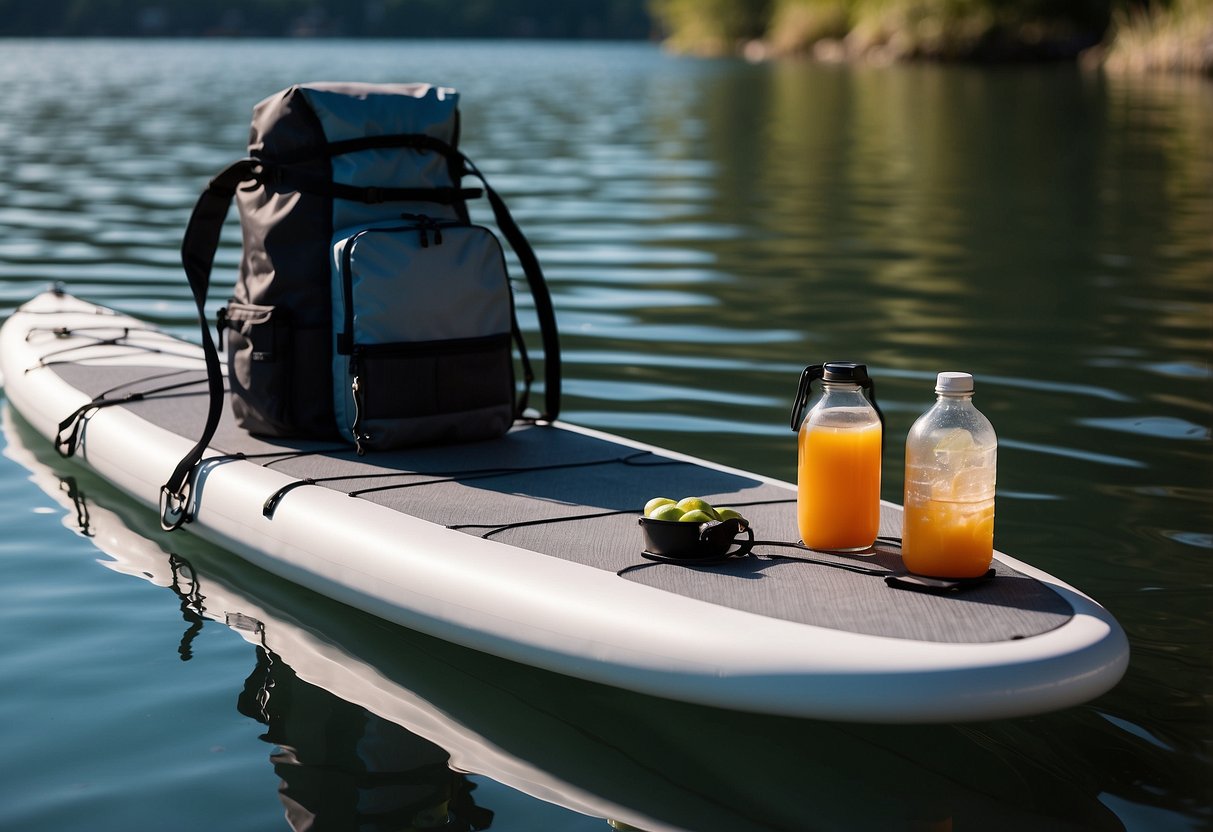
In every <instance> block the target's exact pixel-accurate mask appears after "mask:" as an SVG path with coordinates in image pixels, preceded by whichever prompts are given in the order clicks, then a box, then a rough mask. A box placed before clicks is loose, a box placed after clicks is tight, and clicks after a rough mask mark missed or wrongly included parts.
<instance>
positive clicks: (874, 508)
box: [791, 361, 883, 552]
mask: <svg viewBox="0 0 1213 832" xmlns="http://www.w3.org/2000/svg"><path fill="white" fill-rule="evenodd" d="M817 380H820V381H821V388H822V396H821V399H820V400H819V401H818V402H817V403H816V404H815V405H813V407H812V408H811V409H810V410H809V412H808V415H805V407H806V406H807V405H808V401H809V394H810V389H811V386H812V383H813V382H814V381H817ZM791 427H792V430H795V431H798V432H799V441H798V449H797V465H796V474H797V489H798V492H797V500H796V513H797V521H798V525H799V530H800V537H801V540H802V541H803V542H804V544H805V545H806V546H808V547H810V548H813V549H830V550H834V551H844V552H854V551H862V550H864V549H867V548H869V547H871V546H872V544H873V543H875V542H876V535H877V534H878V533H879V531H880V452H881V440H882V437H883V419H882V417H881V414H880V410H879V408H878V407H877V406H876V397H875V385H874V384H873V383H872V379H871V378H869V377H868V371H867V367H866V366H864V365H863V364H855V363H853V362H850V361H831V362H829V363H827V364H813V365H810V366H808V367H806V368H805V369H804V372H803V373H802V374H801V376H800V388H799V390H798V391H797V394H796V403H795V404H794V405H793V407H792V424H791Z"/></svg>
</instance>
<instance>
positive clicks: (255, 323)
mask: <svg viewBox="0 0 1213 832" xmlns="http://www.w3.org/2000/svg"><path fill="white" fill-rule="evenodd" d="M457 105H458V94H457V93H456V92H455V91H454V90H452V89H449V88H444V87H435V86H431V85H428V84H361V83H315V84H305V85H297V86H293V87H291V88H289V89H287V90H284V91H282V92H280V93H278V94H276V95H273V96H270V97H269V98H266V99H265V100H264V101H262V102H261V103H259V104H258V105H257V106H256V107H255V108H254V111H253V121H252V131H251V134H250V139H249V157H248V158H246V159H242V160H240V161H238V162H236V163H234V164H232V165H230V166H229V167H228V168H227V169H225V170H224V171H223V172H222V173H220V174H219V175H218V176H216V177H215V178H214V179H213V180H212V181H211V182H210V184H209V186H208V187H207V189H206V191H204V192H203V194H202V195H201V196H200V197H199V199H198V203H197V205H196V206H195V208H194V212H193V214H192V216H191V217H190V222H189V226H188V227H187V229H186V233H185V238H184V240H183V243H182V261H183V263H184V265H185V271H186V274H187V276H188V277H189V282H190V287H191V290H192V292H193V295H194V300H195V303H196V304H197V307H198V314H199V321H200V324H201V330H202V336H203V349H204V352H205V354H206V360H207V369H208V375H209V382H210V394H211V402H210V410H209V412H208V418H207V422H206V427H205V429H204V433H203V436H202V438H201V439H200V440H199V442H198V444H197V445H196V446H195V447H194V449H193V450H192V451H191V453H190V454H188V455H187V456H186V457H185V458H184V459H182V460H181V463H180V464H179V465H178V466H177V469H176V470H175V471H174V473H173V475H172V476H171V477H170V479H169V481H168V483H167V484H166V485H165V487H164V489H163V490H162V521H164V523H165V525H166V527H175V526H176V525H180V523H181V522H183V520H184V519H186V518H185V504H186V501H187V495H188V491H189V488H190V480H191V478H192V477H191V474H192V471H193V469H194V468H195V467H196V465H197V463H198V461H199V459H200V458H201V455H202V453H203V452H204V451H205V449H206V447H207V444H208V443H209V441H210V440H211V438H212V437H213V435H214V431H215V429H216V427H217V426H218V422H219V418H220V416H221V413H222V401H223V398H224V390H223V380H222V374H221V370H220V364H219V357H218V350H217V348H216V346H215V343H214V341H213V339H212V337H211V332H210V326H209V323H208V321H207V319H206V312H205V309H204V306H205V302H206V296H207V291H208V288H209V283H210V272H211V267H212V264H213V261H214V255H215V250H216V248H217V246H218V241H219V235H220V231H221V228H222V226H223V222H224V218H225V216H226V215H227V212H228V209H229V207H230V205H231V202H232V199H233V198H235V200H236V202H237V205H238V207H239V211H240V220H241V228H242V231H243V257H242V258H241V265H240V276H239V280H238V282H237V284H236V288H235V293H234V297H233V298H232V299H231V300H230V301H229V302H228V304H227V306H226V308H224V309H222V310H220V316H219V322H218V334H219V344H220V346H222V344H223V341H224V340H225V339H226V341H227V350H228V384H229V387H230V393H231V396H230V398H231V404H232V410H233V413H234V415H235V417H236V420H237V423H238V424H240V425H241V426H242V427H244V428H245V429H246V430H248V431H249V432H251V433H255V434H259V435H264V436H271V437H294V438H306V439H328V438H341V439H344V440H346V441H349V442H352V443H353V444H354V445H355V447H356V448H357V450H358V452H359V453H363V452H365V451H367V450H386V449H391V448H399V447H404V446H408V445H419V444H432V443H447V442H470V441H476V440H483V439H490V438H494V437H498V436H501V435H502V434H504V433H505V432H506V431H507V430H509V428H510V426H511V425H512V424H514V422H515V421H516V420H518V419H521V418H533V419H537V420H542V421H551V420H553V419H555V418H556V416H557V414H558V411H559V402H560V351H559V342H558V338H557V332H556V323H555V315H554V313H553V311H552V306H551V299H550V296H549V294H548V291H547V286H546V284H545V282H544V279H543V273H542V271H541V269H540V267H539V263H538V260H537V259H536V258H535V255H534V252H533V251H532V249H531V247H530V245H529V243H528V242H527V240H526V238H525V237H524V236H523V235H522V233H521V231H519V229H518V227H517V225H516V224H515V222H514V220H513V218H512V217H511V216H510V213H509V210H508V209H507V208H506V206H505V204H504V202H502V200H501V198H500V197H499V196H498V195H497V194H496V192H494V191H493V190H492V189H491V188H490V187H489V186H488V183H487V182H485V181H484V177H483V176H482V175H481V174H480V172H479V171H478V170H477V169H476V167H475V165H473V164H472V163H471V161H470V160H469V159H468V158H467V157H466V156H464V155H463V154H462V153H461V152H460V151H459V150H458V139H459V112H458V107H457ZM464 176H473V177H476V178H477V179H479V180H480V184H481V186H482V189H472V188H464V187H463V186H462V180H463V177H464ZM482 193H483V194H484V195H487V197H488V199H489V203H490V205H491V206H492V208H493V213H494V218H495V220H496V224H497V227H498V228H499V229H500V231H501V233H502V234H503V235H504V236H505V238H506V240H507V241H508V242H509V243H510V246H511V247H512V248H513V250H514V253H515V255H516V256H517V258H518V261H519V263H520V264H521V266H522V268H523V271H524V273H525V275H526V279H527V284H528V287H529V289H530V292H531V295H532V298H533V301H534V305H535V311H536V315H537V317H538V320H539V325H540V334H541V338H542V346H543V366H544V405H543V407H542V408H541V409H540V411H539V412H538V413H534V412H531V411H528V409H527V403H528V395H529V391H530V387H531V383H532V380H533V373H532V371H531V365H530V360H529V357H528V354H527V349H526V344H525V342H524V341H523V339H522V336H521V332H520V330H519V327H518V324H517V320H516V316H515V312H514V301H513V291H512V288H511V285H510V280H509V275H508V273H507V270H506V264H505V259H504V255H503V252H502V248H501V244H500V242H499V241H498V239H497V237H496V236H495V235H494V234H493V233H492V232H491V231H490V230H489V229H487V228H484V227H481V226H478V225H474V224H472V223H471V222H470V220H469V214H468V209H467V200H468V199H469V198H473V197H478V196H480V195H481V194H482ZM515 349H516V350H517V364H518V366H519V367H520V368H521V370H522V376H523V378H522V383H521V384H518V383H517V380H516V376H515V363H516V362H515ZM524 413H525V416H524Z"/></svg>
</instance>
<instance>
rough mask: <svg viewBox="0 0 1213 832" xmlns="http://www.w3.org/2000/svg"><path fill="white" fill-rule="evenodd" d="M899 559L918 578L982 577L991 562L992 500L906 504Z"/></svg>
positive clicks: (992, 547) (931, 501)
mask: <svg viewBox="0 0 1213 832" xmlns="http://www.w3.org/2000/svg"><path fill="white" fill-rule="evenodd" d="M901 558H902V560H903V561H904V563H905V566H906V569H908V570H910V571H911V572H917V573H918V574H920V575H933V576H935V577H940V578H977V577H980V576H981V575H984V574H985V573H986V570H988V569H989V568H990V562H991V561H992V560H993V558H994V500H993V499H989V500H981V501H977V502H956V501H950V500H923V501H921V502H913V503H911V502H907V504H906V512H905V526H904V528H903V529H902V532H901Z"/></svg>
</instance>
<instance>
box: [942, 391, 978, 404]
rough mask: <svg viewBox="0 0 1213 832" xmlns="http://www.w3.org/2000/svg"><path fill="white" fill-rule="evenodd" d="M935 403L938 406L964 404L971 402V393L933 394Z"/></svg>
mask: <svg viewBox="0 0 1213 832" xmlns="http://www.w3.org/2000/svg"><path fill="white" fill-rule="evenodd" d="M935 401H936V402H937V403H939V404H963V403H964V402H971V401H973V393H972V392H971V391H970V392H968V393H939V392H937V393H936V394H935Z"/></svg>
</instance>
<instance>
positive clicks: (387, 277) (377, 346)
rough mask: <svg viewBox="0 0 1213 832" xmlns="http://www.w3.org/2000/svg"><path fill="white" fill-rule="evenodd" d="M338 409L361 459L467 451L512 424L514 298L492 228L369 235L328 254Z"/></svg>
mask: <svg viewBox="0 0 1213 832" xmlns="http://www.w3.org/2000/svg"><path fill="white" fill-rule="evenodd" d="M333 256H334V261H333V262H334V277H335V278H336V279H335V280H334V287H333V309H334V321H335V329H336V330H337V335H336V344H335V346H336V349H335V355H334V359H335V360H334V381H335V384H334V404H335V407H336V411H337V422H338V427H339V429H340V431H341V433H342V435H343V436H346V437H347V438H349V439H351V440H352V441H354V442H355V444H356V445H357V446H358V447H359V448H360V449H362V450H382V449H387V448H395V447H402V446H406V445H418V444H429V443H441V442H467V441H473V440H479V439H488V438H493V437H496V436H500V435H501V434H503V433H505V431H507V430H508V429H509V427H510V425H511V424H512V423H513V419H514V393H515V389H514V388H515V384H514V363H513V353H512V349H511V333H512V331H513V296H512V293H511V291H510V285H509V278H508V275H507V274H506V269H505V261H504V257H503V256H502V252H501V246H500V244H499V243H498V241H497V239H496V237H494V236H493V235H492V234H491V233H490V232H489V231H488V230H487V229H484V228H480V227H477V226H469V225H462V224H454V223H446V224H438V223H435V222H433V221H426V222H416V223H410V224H408V225H404V226H392V227H371V228H364V229H361V230H359V231H357V232H355V233H353V234H349V235H346V236H341V237H340V238H339V239H338V240H337V241H336V242H335V243H334V246H333Z"/></svg>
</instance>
